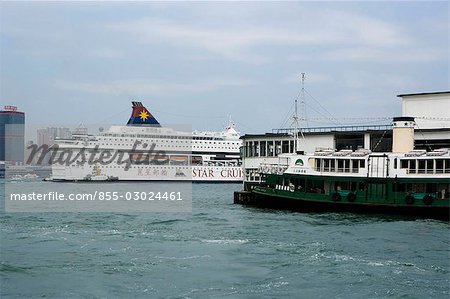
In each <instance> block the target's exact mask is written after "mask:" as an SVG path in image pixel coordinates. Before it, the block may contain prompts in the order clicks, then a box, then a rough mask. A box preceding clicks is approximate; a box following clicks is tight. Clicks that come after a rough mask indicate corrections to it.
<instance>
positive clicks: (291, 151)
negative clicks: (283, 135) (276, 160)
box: [289, 140, 295, 153]
mask: <svg viewBox="0 0 450 299" xmlns="http://www.w3.org/2000/svg"><path fill="white" fill-rule="evenodd" d="M294 142H295V141H293V140H290V141H289V152H290V153H293V152H294V145H295V143H294Z"/></svg>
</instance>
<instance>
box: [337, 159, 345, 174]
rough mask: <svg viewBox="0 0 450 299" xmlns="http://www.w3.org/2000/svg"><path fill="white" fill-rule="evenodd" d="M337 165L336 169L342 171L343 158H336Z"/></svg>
mask: <svg viewBox="0 0 450 299" xmlns="http://www.w3.org/2000/svg"><path fill="white" fill-rule="evenodd" d="M337 167H338V169H337V171H338V172H341V171H344V160H341V159H338V160H337Z"/></svg>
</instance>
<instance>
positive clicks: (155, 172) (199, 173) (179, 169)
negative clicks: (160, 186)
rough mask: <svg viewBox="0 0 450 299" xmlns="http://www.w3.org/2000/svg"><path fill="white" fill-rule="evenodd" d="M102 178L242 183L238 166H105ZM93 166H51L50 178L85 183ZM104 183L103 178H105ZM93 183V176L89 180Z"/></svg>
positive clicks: (240, 170) (241, 175)
mask: <svg viewBox="0 0 450 299" xmlns="http://www.w3.org/2000/svg"><path fill="white" fill-rule="evenodd" d="M100 172H101V173H102V177H105V178H108V177H111V178H112V177H113V178H115V179H114V180H115V181H192V182H211V183H212V182H242V180H243V172H242V167H240V166H234V167H233V166H231V167H224V166H154V165H145V166H132V167H131V168H129V169H128V170H125V168H124V167H122V168H119V167H115V168H114V167H112V168H108V167H105V168H103V169H101V170H100ZM91 173H92V167H89V166H88V167H77V166H60V165H53V167H52V179H53V180H56V181H86V180H88V179H87V178H89V174H91ZM105 180H106V179H105ZM92 181H98V180H95V177H93V178H92Z"/></svg>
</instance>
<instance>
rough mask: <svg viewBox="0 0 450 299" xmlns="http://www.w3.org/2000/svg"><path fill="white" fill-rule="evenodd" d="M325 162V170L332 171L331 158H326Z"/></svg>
mask: <svg viewBox="0 0 450 299" xmlns="http://www.w3.org/2000/svg"><path fill="white" fill-rule="evenodd" d="M323 164H324V165H323V168H324V171H330V159H324V160H323Z"/></svg>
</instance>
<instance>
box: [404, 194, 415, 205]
mask: <svg viewBox="0 0 450 299" xmlns="http://www.w3.org/2000/svg"><path fill="white" fill-rule="evenodd" d="M414 201H415V199H414V196H412V195H406V196H405V202H406V204H408V205H412V204H414Z"/></svg>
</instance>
